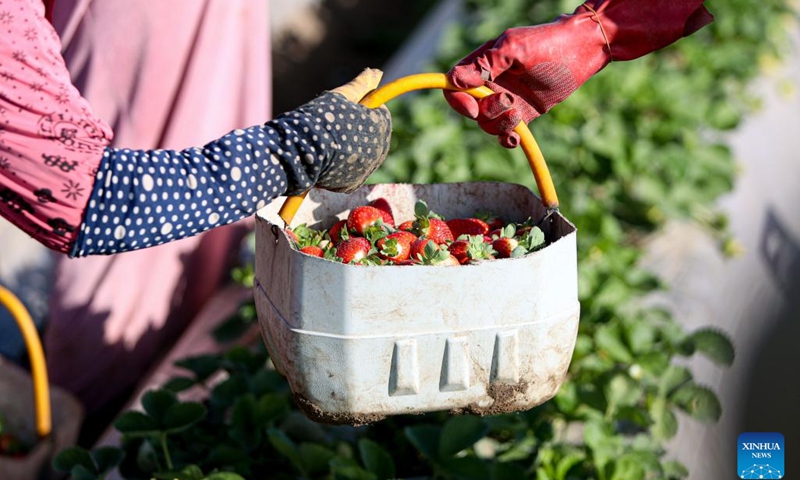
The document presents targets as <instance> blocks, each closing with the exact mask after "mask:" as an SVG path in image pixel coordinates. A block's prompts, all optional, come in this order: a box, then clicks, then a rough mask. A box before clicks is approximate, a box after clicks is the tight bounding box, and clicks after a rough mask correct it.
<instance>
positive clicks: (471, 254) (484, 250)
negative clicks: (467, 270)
mask: <svg viewBox="0 0 800 480" xmlns="http://www.w3.org/2000/svg"><path fill="white" fill-rule="evenodd" d="M484 238H485V237H484V236H480V235H470V236H469V237H468V239H467V240H456V241H455V242H453V243H451V244H450V248H449V249H450V253H451V254H452V255H453V256H454V257H456V258H457V259H458V261H459V262H460V263H461V264H462V265H464V264H468V263H475V262H476V261H478V260H492V259H494V258H495V257H494V255H495V253H497V252H495V251H494V249H492V246H491V242H489V243H486V242H485V241H484Z"/></svg>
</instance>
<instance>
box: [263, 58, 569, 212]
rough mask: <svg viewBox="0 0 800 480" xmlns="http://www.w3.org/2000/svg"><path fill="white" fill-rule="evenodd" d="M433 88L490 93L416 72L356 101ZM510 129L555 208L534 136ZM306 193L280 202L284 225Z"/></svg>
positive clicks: (375, 103)
mask: <svg viewBox="0 0 800 480" xmlns="http://www.w3.org/2000/svg"><path fill="white" fill-rule="evenodd" d="M433 88H437V89H441V90H461V91H464V92H466V93H468V94H470V95H472V96H473V97H475V98H483V97H487V96H489V95H491V94H493V93H494V92H493V91H492V90H491V89H489V88H488V87H477V88H471V89H469V90H462V89H459V88H456V87H455V86H454V85H453V84H452V83H450V82H449V81H448V80H447V76H446V75H445V74H443V73H420V74H417V75H409V76H407V77H403V78H400V79H397V80H395V81H393V82H391V83H388V84H386V85H384V86H383V87H381V88H378V89H377V90H373V91H372V92H371V93H369V94H368V95H367V96H365V97H364V98H363V99H361V101H360V102H359V103H361V104H362V105H364V106H366V107H369V108H377V107H379V106H381V105H383V104H384V103H386V102H388V101H389V100H392V99H393V98H395V97H398V96H400V95H402V94H404V93H408V92H412V91H414V90H424V89H433ZM514 131H515V132H517V134H519V137H520V146H521V147H522V151H523V152H525V156H526V157H527V159H528V164H530V167H531V171H533V177H534V178H535V179H536V185H537V187H538V188H539V194H540V195H541V197H542V203H544V205H545V207H547V208H548V209H556V208H558V197H557V196H556V189H555V186H554V185H553V179H552V178H550V171H549V170H548V168H547V164H546V163H545V161H544V156H543V155H542V151H541V150H540V149H539V145H538V144H537V143H536V139H535V138H533V134H532V133H531V131H530V129H528V126H527V125H525V123H524V122H520V123H519V125H517V126H516V127H515V128H514ZM307 194H308V191H306V192H304V193H303V194H301V195H299V196H295V197H288V198H287V199H286V201H285V202H284V204H283V206H282V207H281V210H280V211H279V212H278V215H279V216H280V217H281V218H282V219H283V221H284V222H286V224H287V225H289V224H291V223H292V219H293V218H294V215H295V213H297V209H298V208H300V205H301V204H302V203H303V199H304V198H305V197H306V195H307Z"/></svg>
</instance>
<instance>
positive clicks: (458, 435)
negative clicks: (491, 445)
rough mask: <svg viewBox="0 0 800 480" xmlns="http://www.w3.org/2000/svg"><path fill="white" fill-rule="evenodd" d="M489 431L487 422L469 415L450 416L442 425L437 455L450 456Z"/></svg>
mask: <svg viewBox="0 0 800 480" xmlns="http://www.w3.org/2000/svg"><path fill="white" fill-rule="evenodd" d="M488 431H489V424H488V423H486V421H485V420H484V419H482V418H480V417H475V416H471V415H464V416H455V417H450V418H449V419H448V420H447V422H445V424H444V427H442V432H441V438H440V440H439V457H440V458H447V457H452V456H453V455H455V454H457V453H458V452H460V451H461V450H464V449H465V448H469V447H471V446H472V445H474V444H475V442H477V441H478V440H480V439H481V438H483V437H484V436H485V435H486V433H487V432H488Z"/></svg>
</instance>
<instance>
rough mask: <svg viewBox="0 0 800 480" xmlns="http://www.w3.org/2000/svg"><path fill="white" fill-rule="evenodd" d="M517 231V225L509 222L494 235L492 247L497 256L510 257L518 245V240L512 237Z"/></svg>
mask: <svg viewBox="0 0 800 480" xmlns="http://www.w3.org/2000/svg"><path fill="white" fill-rule="evenodd" d="M516 233H517V226H516V225H514V224H513V223H509V224H508V225H506V226H505V227H503V228H502V229H501V230H500V235H499V236H497V237H494V238H495V240H494V242H492V248H494V249H495V250H496V251H497V258H510V257H511V256H512V254H513V252H514V249H515V248H517V247H518V246H519V240H517V239H516V238H514V235H515V234H516Z"/></svg>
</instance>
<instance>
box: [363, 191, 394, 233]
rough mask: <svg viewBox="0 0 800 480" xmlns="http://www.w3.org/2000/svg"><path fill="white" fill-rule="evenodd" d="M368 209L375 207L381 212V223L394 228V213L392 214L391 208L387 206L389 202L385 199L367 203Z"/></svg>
mask: <svg viewBox="0 0 800 480" xmlns="http://www.w3.org/2000/svg"><path fill="white" fill-rule="evenodd" d="M368 205H369V206H370V207H375V208H377V209H378V210H380V211H381V215H383V223H384V224H386V225H389V226H391V227H394V213H393V212H392V206H391V205H389V201H388V200H386V199H385V198H383V197H381V198H376V199H375V200H373V201H371V202H369V204H368Z"/></svg>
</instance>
